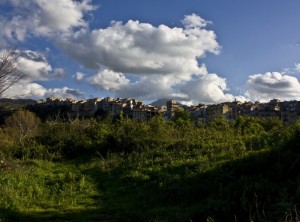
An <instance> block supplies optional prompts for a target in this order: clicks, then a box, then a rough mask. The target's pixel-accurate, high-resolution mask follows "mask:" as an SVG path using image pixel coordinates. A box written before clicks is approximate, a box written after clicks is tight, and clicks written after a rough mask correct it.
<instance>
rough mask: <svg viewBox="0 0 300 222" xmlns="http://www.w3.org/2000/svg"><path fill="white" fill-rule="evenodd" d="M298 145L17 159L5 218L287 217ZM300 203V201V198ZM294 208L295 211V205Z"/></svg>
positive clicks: (4, 200)
mask: <svg viewBox="0 0 300 222" xmlns="http://www.w3.org/2000/svg"><path fill="white" fill-rule="evenodd" d="M295 154H297V155H299V154H298V151H297V149H295V147H294V148H293V147H292V146H291V145H290V144H289V148H288V149H287V150H285V151H284V152H283V151H280V150H279V151H278V150H277V151H259V152H256V153H248V154H247V156H244V157H239V158H237V157H236V158H233V157H232V156H231V157H226V156H219V157H215V158H208V157H207V156H203V155H200V152H199V151H198V150H196V149H195V150H182V151H178V150H151V151H145V152H142V153H133V154H130V155H117V154H113V155H110V156H109V157H107V158H106V159H102V158H98V159H93V160H85V161H83V160H76V161H67V162H62V163H53V162H48V161H41V160H39V161H37V160H35V161H25V162H18V163H15V165H14V166H12V169H11V170H9V171H6V172H2V173H1V178H0V184H1V186H0V192H1V193H2V194H3V195H2V196H0V206H1V210H0V218H2V219H3V220H8V221H11V220H21V221H22V220H30V221H34V220H35V221H41V220H43V221H66V220H71V221H188V220H192V221H206V220H207V218H211V219H214V220H215V221H234V220H235V219H236V220H237V221H245V220H248V219H249V220H250V219H253V220H254V221H280V220H283V219H284V217H285V216H290V218H291V217H293V218H296V215H295V214H293V213H295V212H296V211H295V212H294V207H295V206H296V205H295V204H296V203H298V204H299V202H300V201H299V199H300V186H299V185H300V177H299V173H298V171H297V170H296V169H299V167H300V165H299V163H298V162H297V155H295ZM296 207H297V206H296ZM289 210H291V211H290V213H289Z"/></svg>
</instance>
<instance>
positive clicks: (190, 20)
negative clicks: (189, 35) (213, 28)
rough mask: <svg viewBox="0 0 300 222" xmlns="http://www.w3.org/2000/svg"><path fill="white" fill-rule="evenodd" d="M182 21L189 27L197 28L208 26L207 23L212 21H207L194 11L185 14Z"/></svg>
mask: <svg viewBox="0 0 300 222" xmlns="http://www.w3.org/2000/svg"><path fill="white" fill-rule="evenodd" d="M182 23H183V25H184V26H185V27H187V28H197V27H200V28H201V27H205V26H207V24H208V23H211V22H209V21H206V20H204V19H203V18H201V17H199V16H198V15H196V14H194V13H193V14H191V15H186V16H184V19H183V20H182Z"/></svg>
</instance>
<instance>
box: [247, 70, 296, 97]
mask: <svg viewBox="0 0 300 222" xmlns="http://www.w3.org/2000/svg"><path fill="white" fill-rule="evenodd" d="M247 88H248V90H247V92H246V95H247V96H248V97H249V98H250V99H251V100H257V101H262V102H266V101H269V100H271V99H274V98H278V99H282V100H300V83H299V81H298V79H297V78H296V77H293V76H289V75H285V74H282V73H279V72H267V73H265V74H255V75H252V76H249V78H248V81H247Z"/></svg>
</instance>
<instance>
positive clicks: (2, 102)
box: [0, 98, 36, 109]
mask: <svg viewBox="0 0 300 222" xmlns="http://www.w3.org/2000/svg"><path fill="white" fill-rule="evenodd" d="M33 104H36V101H35V100H32V99H7V98H2V99H0V109H19V108H21V107H24V106H28V105H33Z"/></svg>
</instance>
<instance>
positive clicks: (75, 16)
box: [0, 0, 95, 41]
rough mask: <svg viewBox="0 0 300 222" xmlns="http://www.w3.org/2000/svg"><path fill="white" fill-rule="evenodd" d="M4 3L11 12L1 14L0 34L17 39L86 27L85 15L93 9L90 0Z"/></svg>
mask: <svg viewBox="0 0 300 222" xmlns="http://www.w3.org/2000/svg"><path fill="white" fill-rule="evenodd" d="M7 4H10V5H11V6H12V7H13V9H14V13H7V14H6V15H3V16H0V26H1V34H0V37H1V36H2V37H4V38H6V39H8V40H13V39H15V40H18V41H23V40H24V39H25V38H26V36H27V35H37V36H51V35H54V34H57V33H66V32H69V31H71V30H73V29H74V28H80V27H86V26H87V22H86V21H85V20H84V15H85V13H86V12H88V11H91V10H94V9H95V7H94V6H92V5H91V1H90V0H82V1H73V0H59V1H48V0H31V1H23V0H9V1H8V2H7ZM11 15H12V16H11Z"/></svg>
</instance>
